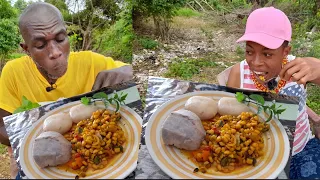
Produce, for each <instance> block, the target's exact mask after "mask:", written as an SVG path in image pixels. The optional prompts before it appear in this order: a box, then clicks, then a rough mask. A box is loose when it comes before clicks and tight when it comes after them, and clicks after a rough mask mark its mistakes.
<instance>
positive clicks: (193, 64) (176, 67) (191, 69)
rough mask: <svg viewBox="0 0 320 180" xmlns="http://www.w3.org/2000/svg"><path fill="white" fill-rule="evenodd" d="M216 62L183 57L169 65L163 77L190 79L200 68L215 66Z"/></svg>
mask: <svg viewBox="0 0 320 180" xmlns="http://www.w3.org/2000/svg"><path fill="white" fill-rule="evenodd" d="M215 66H217V64H216V63H215V62H213V61H208V60H204V59H189V58H187V59H183V60H177V61H175V62H174V63H171V64H170V65H169V69H168V72H166V73H165V74H164V76H165V77H181V78H182V79H184V80H190V79H191V78H192V76H193V75H195V74H199V73H200V70H201V68H204V67H215Z"/></svg>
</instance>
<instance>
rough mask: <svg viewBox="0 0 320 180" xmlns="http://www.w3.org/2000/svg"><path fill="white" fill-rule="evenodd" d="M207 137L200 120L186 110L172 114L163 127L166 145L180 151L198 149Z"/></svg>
mask: <svg viewBox="0 0 320 180" xmlns="http://www.w3.org/2000/svg"><path fill="white" fill-rule="evenodd" d="M205 135H206V132H205V130H204V128H203V126H202V123H201V120H200V118H199V117H198V116H197V115H196V114H195V113H193V112H191V111H188V110H184V109H181V110H178V111H174V112H172V113H171V114H170V115H169V116H168V117H167V119H166V120H165V122H164V124H163V126H162V139H163V141H164V143H165V144H166V145H173V146H175V147H177V148H179V149H185V150H196V149H198V148H199V147H200V144H201V142H202V141H203V139H204V137H205Z"/></svg>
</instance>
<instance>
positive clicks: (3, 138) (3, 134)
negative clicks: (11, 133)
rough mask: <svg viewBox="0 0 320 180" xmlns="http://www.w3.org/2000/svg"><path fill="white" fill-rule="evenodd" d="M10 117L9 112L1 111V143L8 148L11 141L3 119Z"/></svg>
mask: <svg viewBox="0 0 320 180" xmlns="http://www.w3.org/2000/svg"><path fill="white" fill-rule="evenodd" d="M9 115H10V113H9V112H7V111H5V110H3V109H0V143H1V144H4V145H7V146H10V141H9V137H8V134H7V131H6V128H5V126H4V122H3V117H5V116H9Z"/></svg>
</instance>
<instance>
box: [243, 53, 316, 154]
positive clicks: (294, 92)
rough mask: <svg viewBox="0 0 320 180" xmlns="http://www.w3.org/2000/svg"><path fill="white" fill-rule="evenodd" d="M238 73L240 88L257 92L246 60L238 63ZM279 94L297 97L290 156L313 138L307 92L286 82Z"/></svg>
mask: <svg viewBox="0 0 320 180" xmlns="http://www.w3.org/2000/svg"><path fill="white" fill-rule="evenodd" d="M287 59H288V61H289V62H290V61H292V60H294V59H295V57H294V56H292V55H289V56H288V57H287ZM240 73H241V74H240V79H241V83H240V88H242V89H250V90H258V89H257V88H256V87H255V85H254V82H253V80H252V79H251V78H250V73H251V72H250V69H249V65H248V63H247V61H246V60H244V61H241V63H240ZM279 94H284V95H288V96H298V97H299V112H298V118H297V121H296V130H295V134H294V141H293V149H292V155H295V154H297V153H299V152H301V151H302V150H303V148H304V147H305V146H306V144H307V142H308V141H309V140H310V139H311V138H313V135H312V132H311V129H310V124H309V119H308V114H307V109H306V100H307V92H306V89H305V88H304V86H303V85H298V84H297V83H296V82H292V81H288V82H287V84H286V85H285V87H283V88H282V89H281V91H280V92H279Z"/></svg>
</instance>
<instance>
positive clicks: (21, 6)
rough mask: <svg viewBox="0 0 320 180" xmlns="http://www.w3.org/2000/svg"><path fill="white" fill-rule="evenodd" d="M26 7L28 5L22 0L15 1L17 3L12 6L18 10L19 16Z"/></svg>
mask: <svg viewBox="0 0 320 180" xmlns="http://www.w3.org/2000/svg"><path fill="white" fill-rule="evenodd" d="M27 6H28V3H27V2H25V1H24V0H17V1H16V2H15V3H14V5H13V7H15V8H16V9H17V10H18V12H19V14H20V13H21V12H22V11H23V10H24V9H25V8H26V7H27Z"/></svg>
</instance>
